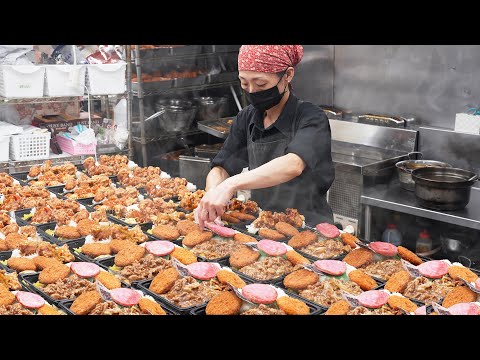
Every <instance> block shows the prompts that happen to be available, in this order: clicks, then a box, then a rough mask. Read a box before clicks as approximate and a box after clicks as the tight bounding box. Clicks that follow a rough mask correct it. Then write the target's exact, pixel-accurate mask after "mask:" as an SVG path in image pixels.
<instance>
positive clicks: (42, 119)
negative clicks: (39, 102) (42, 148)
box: [32, 114, 103, 134]
mask: <svg viewBox="0 0 480 360" xmlns="http://www.w3.org/2000/svg"><path fill="white" fill-rule="evenodd" d="M102 122H103V119H102V117H101V116H98V115H92V128H93V129H94V130H95V128H96V127H99V126H102ZM78 124H81V125H85V126H88V118H86V119H80V118H78V117H74V116H70V115H67V114H58V115H43V116H35V117H34V118H33V121H32V125H34V126H38V127H47V128H49V129H52V130H54V132H55V134H58V133H59V132H61V131H68V128H69V127H71V126H75V125H78Z"/></svg>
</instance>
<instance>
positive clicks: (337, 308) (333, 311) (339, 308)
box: [325, 300, 350, 315]
mask: <svg viewBox="0 0 480 360" xmlns="http://www.w3.org/2000/svg"><path fill="white" fill-rule="evenodd" d="M349 311H350V304H349V303H348V301H347V300H339V301H337V302H335V303H333V304H332V305H331V306H330V307H329V308H328V310H327V311H326V312H325V315H347V313H348V312H349Z"/></svg>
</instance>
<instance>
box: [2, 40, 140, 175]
mask: <svg viewBox="0 0 480 360" xmlns="http://www.w3.org/2000/svg"><path fill="white" fill-rule="evenodd" d="M124 49H125V51H126V61H127V75H128V72H130V76H131V66H130V65H131V64H130V63H131V61H130V59H131V57H130V52H131V48H130V45H124ZM130 93H131V83H129V82H127V91H126V93H122V94H110V95H82V96H61V97H49V96H43V97H39V98H4V97H0V104H10V105H19V104H41V103H62V102H73V101H77V102H80V101H90V102H92V101H94V100H99V101H101V109H102V112H104V113H105V115H106V116H107V117H110V116H111V115H112V111H111V110H110V103H111V102H110V99H117V98H119V97H122V96H129V95H130ZM90 108H93V106H92V105H91V104H90ZM128 110H130V111H128ZM131 114H132V113H131V108H130V109H127V123H128V126H130V123H131ZM128 130H130V127H129V129H128ZM107 154H111V155H113V154H128V156H129V158H132V146H131V140H130V137H129V142H128V148H127V149H124V150H119V149H116V150H115V151H110V150H109V149H108V148H107V149H98V150H97V155H107ZM88 156H91V155H63V154H61V155H56V154H50V157H49V159H43V160H31V161H14V160H9V161H4V162H0V171H3V172H8V173H13V172H19V171H24V170H25V169H26V170H27V171H28V168H30V167H31V166H33V165H38V164H42V163H43V162H44V161H45V160H52V163H54V164H60V163H63V162H65V161H69V162H72V163H74V164H79V163H81V162H83V160H85V159H86V158H87V157H88Z"/></svg>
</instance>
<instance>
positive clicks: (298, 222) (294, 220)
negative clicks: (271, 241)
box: [279, 208, 305, 228]
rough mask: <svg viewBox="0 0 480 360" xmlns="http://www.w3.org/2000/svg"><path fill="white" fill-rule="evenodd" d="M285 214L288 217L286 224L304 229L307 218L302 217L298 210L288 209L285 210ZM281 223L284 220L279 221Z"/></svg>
mask: <svg viewBox="0 0 480 360" xmlns="http://www.w3.org/2000/svg"><path fill="white" fill-rule="evenodd" d="M285 214H286V217H287V219H286V221H285V222H287V223H289V224H290V225H292V226H294V227H296V228H301V227H302V225H303V221H304V220H305V217H304V216H303V215H300V213H299V212H298V210H297V209H291V208H287V209H286V210H285ZM279 221H282V220H279Z"/></svg>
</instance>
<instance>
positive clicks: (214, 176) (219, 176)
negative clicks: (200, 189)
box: [205, 166, 230, 191]
mask: <svg viewBox="0 0 480 360" xmlns="http://www.w3.org/2000/svg"><path fill="white" fill-rule="evenodd" d="M229 177H230V175H228V173H227V171H226V170H225V169H224V168H222V167H220V166H216V167H214V168H213V169H212V170H210V172H209V173H208V175H207V181H206V186H205V190H206V191H208V190H210V189H213V188H215V187H216V186H217V185H218V184H220V183H222V182H223V181H225V180H226V179H228V178H229Z"/></svg>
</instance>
